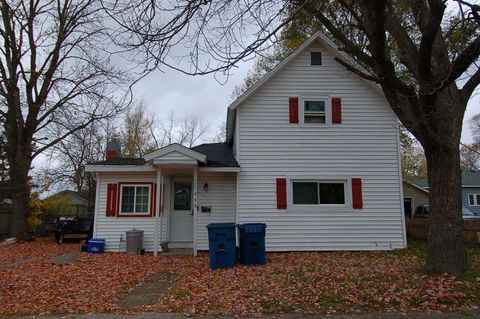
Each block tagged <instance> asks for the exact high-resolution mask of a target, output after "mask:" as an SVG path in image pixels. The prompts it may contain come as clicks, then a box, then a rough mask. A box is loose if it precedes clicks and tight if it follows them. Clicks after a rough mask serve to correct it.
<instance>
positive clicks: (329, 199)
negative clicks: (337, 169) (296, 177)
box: [292, 180, 346, 205]
mask: <svg viewBox="0 0 480 319" xmlns="http://www.w3.org/2000/svg"><path fill="white" fill-rule="evenodd" d="M345 185H346V182H345V181H310V180H309V181H293V182H292V193H293V204H294V205H345Z"/></svg>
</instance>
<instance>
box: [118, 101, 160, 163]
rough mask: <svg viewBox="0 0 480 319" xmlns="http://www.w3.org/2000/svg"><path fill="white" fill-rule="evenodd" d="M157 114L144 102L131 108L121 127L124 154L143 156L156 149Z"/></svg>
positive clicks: (126, 155)
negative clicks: (149, 109)
mask: <svg viewBox="0 0 480 319" xmlns="http://www.w3.org/2000/svg"><path fill="white" fill-rule="evenodd" d="M155 124H156V120H155V115H154V114H151V113H148V111H147V109H146V105H145V103H144V102H140V103H138V104H137V105H136V106H135V107H134V108H133V109H130V110H129V111H128V112H127V114H126V115H125V118H124V119H123V124H122V126H121V128H120V140H121V144H122V146H123V156H125V157H143V156H144V155H145V154H146V153H149V152H151V151H152V150H154V149H155V137H154V132H153V130H154V126H155Z"/></svg>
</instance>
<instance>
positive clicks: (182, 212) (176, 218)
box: [170, 178, 193, 246]
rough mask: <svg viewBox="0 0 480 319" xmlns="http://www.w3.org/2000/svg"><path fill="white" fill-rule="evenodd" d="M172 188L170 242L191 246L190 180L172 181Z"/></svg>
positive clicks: (191, 211)
mask: <svg viewBox="0 0 480 319" xmlns="http://www.w3.org/2000/svg"><path fill="white" fill-rule="evenodd" d="M172 188H173V194H172V195H173V198H172V202H173V205H172V212H171V218H170V242H172V243H179V244H181V243H185V244H190V245H191V243H192V242H193V210H192V180H191V179H178V178H177V179H174V180H173V187H172ZM186 246H188V245H186Z"/></svg>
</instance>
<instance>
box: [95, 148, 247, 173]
mask: <svg viewBox="0 0 480 319" xmlns="http://www.w3.org/2000/svg"><path fill="white" fill-rule="evenodd" d="M174 145H178V146H181V145H179V144H174ZM167 147H169V146H167ZM178 149H179V148H178V147H174V148H170V152H167V153H165V154H172V152H174V151H175V150H178ZM181 149H182V152H184V153H188V154H195V156H197V157H198V158H200V159H203V161H200V166H204V167H214V168H219V167H234V168H235V167H240V166H239V165H238V162H237V161H236V160H235V156H234V155H233V149H232V146H231V145H229V144H227V143H209V144H201V145H198V146H194V147H192V148H187V147H185V146H181ZM161 150H163V149H161ZM161 150H159V151H161ZM159 151H156V152H152V153H150V154H148V155H147V156H149V155H150V156H149V157H148V158H150V160H153V159H155V158H156V157H155V156H153V155H154V154H156V155H158V154H161V153H159ZM179 153H180V152H179ZM182 154H183V153H182ZM147 156H145V158H115V159H111V160H105V161H99V162H94V163H89V164H87V170H88V171H92V172H93V171H98V172H100V171H102V172H104V171H108V166H110V165H112V166H115V171H119V170H121V171H154V170H155V169H154V167H153V166H152V165H150V164H148V162H147V161H146V159H147ZM152 156H153V157H152ZM95 166H96V167H95ZM112 170H113V168H112Z"/></svg>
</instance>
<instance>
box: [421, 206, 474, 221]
mask: <svg viewBox="0 0 480 319" xmlns="http://www.w3.org/2000/svg"><path fill="white" fill-rule="evenodd" d="M462 215H463V219H474V218H479V219H480V216H477V215H476V214H475V213H474V212H472V211H471V210H470V209H468V208H466V207H462ZM427 217H428V205H419V206H418V207H417V208H416V209H415V213H414V214H413V218H420V219H421V218H427Z"/></svg>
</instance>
